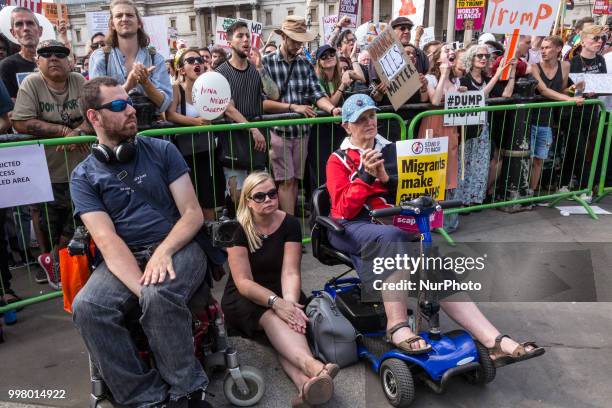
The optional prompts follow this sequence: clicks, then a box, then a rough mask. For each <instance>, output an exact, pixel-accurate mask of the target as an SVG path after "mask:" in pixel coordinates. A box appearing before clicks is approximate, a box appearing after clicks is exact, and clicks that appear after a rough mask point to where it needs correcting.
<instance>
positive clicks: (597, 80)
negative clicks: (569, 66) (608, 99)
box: [569, 73, 612, 95]
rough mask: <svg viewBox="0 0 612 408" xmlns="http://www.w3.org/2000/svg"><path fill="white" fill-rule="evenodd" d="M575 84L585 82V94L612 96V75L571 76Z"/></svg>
mask: <svg viewBox="0 0 612 408" xmlns="http://www.w3.org/2000/svg"><path fill="white" fill-rule="evenodd" d="M569 77H570V79H571V80H572V81H573V82H574V83H577V82H580V81H584V91H583V92H584V93H595V94H599V95H610V94H612V73H611V74H569Z"/></svg>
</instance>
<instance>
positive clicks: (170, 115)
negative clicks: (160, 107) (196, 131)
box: [166, 84, 210, 126]
mask: <svg viewBox="0 0 612 408" xmlns="http://www.w3.org/2000/svg"><path fill="white" fill-rule="evenodd" d="M179 86H180V85H177V84H175V85H173V86H172V102H170V106H168V110H166V119H168V120H169V121H170V122H174V123H177V124H179V125H185V126H201V125H207V124H209V123H210V122H209V121H207V120H205V119H202V118H194V117H191V116H185V115H181V114H180V113H178V112H177V111H176V108H177V106H178V104H179V102H180V101H179V99H180V92H179V89H178V87H179Z"/></svg>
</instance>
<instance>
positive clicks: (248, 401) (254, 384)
mask: <svg viewBox="0 0 612 408" xmlns="http://www.w3.org/2000/svg"><path fill="white" fill-rule="evenodd" d="M240 374H242V378H244V381H245V383H246V385H247V387H248V388H249V391H248V392H247V393H246V394H243V393H242V392H241V391H240V388H239V387H238V384H237V383H236V380H235V379H234V377H232V376H231V375H228V376H227V377H226V378H225V381H224V382H223V393H224V394H225V398H227V400H228V401H229V402H230V403H231V404H232V405H235V406H238V407H250V406H251V405H255V404H257V403H258V402H259V400H261V398H262V397H263V394H264V391H265V388H266V385H265V383H264V377H263V374H262V373H261V371H259V370H258V369H257V368H255V367H251V366H241V367H240Z"/></svg>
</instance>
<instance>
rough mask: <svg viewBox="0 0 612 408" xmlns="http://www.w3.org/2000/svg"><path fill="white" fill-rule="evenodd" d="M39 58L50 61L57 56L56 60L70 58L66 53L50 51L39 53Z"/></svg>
mask: <svg viewBox="0 0 612 408" xmlns="http://www.w3.org/2000/svg"><path fill="white" fill-rule="evenodd" d="M38 56H39V57H43V58H44V59H49V58H51V56H55V58H59V59H64V58H66V57H67V56H68V54H66V53H65V52H58V51H49V52H39V53H38Z"/></svg>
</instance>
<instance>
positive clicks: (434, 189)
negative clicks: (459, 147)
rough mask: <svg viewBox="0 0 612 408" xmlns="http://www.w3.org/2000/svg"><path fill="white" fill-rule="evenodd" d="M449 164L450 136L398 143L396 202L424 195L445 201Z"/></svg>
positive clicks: (399, 202) (397, 203)
mask: <svg viewBox="0 0 612 408" xmlns="http://www.w3.org/2000/svg"><path fill="white" fill-rule="evenodd" d="M447 167H448V138H447V137H439V138H433V139H416V140H404V141H401V142H397V173H398V181H397V195H396V198H395V202H396V205H399V204H401V202H403V201H407V200H412V199H414V198H416V197H420V196H422V195H428V196H431V197H432V198H434V199H435V200H438V201H442V200H444V193H445V190H446V170H447Z"/></svg>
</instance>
